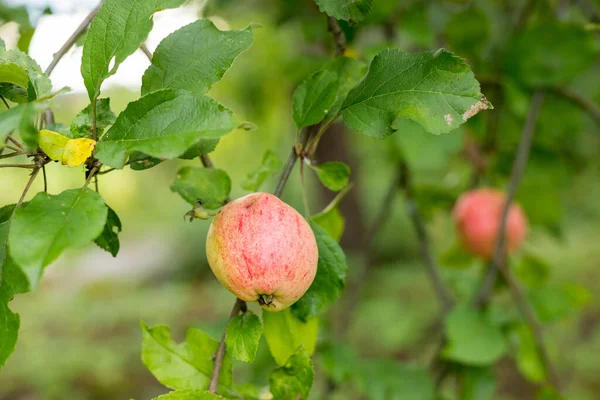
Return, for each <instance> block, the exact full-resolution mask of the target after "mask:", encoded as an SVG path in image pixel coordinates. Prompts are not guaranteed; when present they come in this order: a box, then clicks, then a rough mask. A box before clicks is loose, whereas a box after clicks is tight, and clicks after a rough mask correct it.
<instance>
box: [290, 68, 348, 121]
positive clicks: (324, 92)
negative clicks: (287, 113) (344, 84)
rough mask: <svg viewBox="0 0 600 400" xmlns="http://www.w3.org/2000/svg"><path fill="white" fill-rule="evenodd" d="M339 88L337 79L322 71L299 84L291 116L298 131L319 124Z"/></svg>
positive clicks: (333, 75)
mask: <svg viewBox="0 0 600 400" xmlns="http://www.w3.org/2000/svg"><path fill="white" fill-rule="evenodd" d="M338 88H339V77H338V75H337V74H336V73H335V72H333V71H328V70H322V71H317V72H315V73H313V74H311V75H309V76H308V77H307V78H306V79H304V80H303V81H302V83H300V85H299V86H298V88H296V91H295V92H294V97H293V99H292V116H293V117H294V122H295V123H296V126H297V127H298V129H302V128H304V127H305V126H310V125H314V124H316V123H318V122H321V121H322V120H323V118H325V115H327V113H328V112H329V110H331V106H332V105H333V102H334V101H335V99H336V95H337V91H338Z"/></svg>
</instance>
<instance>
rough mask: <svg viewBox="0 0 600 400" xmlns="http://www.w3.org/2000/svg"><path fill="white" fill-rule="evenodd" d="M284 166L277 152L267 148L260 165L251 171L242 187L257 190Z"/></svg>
mask: <svg viewBox="0 0 600 400" xmlns="http://www.w3.org/2000/svg"><path fill="white" fill-rule="evenodd" d="M282 167H283V164H282V163H281V160H280V159H279V157H278V156H277V153H275V152H274V151H272V150H267V151H266V152H265V154H264V155H263V158H262V161H261V163H260V167H258V169H256V170H255V171H254V172H251V173H249V174H248V176H247V177H246V180H245V181H244V182H242V185H241V186H242V189H245V190H249V191H251V192H256V191H257V190H258V189H259V188H260V187H261V186H262V184H263V183H264V182H265V181H266V180H267V179H269V178H270V177H272V176H273V175H275V174H277V173H278V172H279V171H281V168H282Z"/></svg>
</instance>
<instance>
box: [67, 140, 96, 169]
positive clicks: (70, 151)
mask: <svg viewBox="0 0 600 400" xmlns="http://www.w3.org/2000/svg"><path fill="white" fill-rule="evenodd" d="M94 146H96V141H95V140H92V139H87V138H80V139H70V140H69V141H68V142H67V145H66V146H65V152H64V153H63V157H62V160H61V162H62V163H63V164H65V165H68V166H69V167H77V166H78V165H81V164H83V163H84V162H85V160H87V159H88V157H89V156H91V155H92V151H94Z"/></svg>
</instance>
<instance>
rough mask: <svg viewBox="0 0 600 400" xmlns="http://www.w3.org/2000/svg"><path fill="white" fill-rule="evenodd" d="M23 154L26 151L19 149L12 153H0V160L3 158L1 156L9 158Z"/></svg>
mask: <svg viewBox="0 0 600 400" xmlns="http://www.w3.org/2000/svg"><path fill="white" fill-rule="evenodd" d="M23 154H27V153H25V152H21V151H15V152H13V153H8V154H2V155H0V160H1V159H3V158H11V157H17V156H22V155H23Z"/></svg>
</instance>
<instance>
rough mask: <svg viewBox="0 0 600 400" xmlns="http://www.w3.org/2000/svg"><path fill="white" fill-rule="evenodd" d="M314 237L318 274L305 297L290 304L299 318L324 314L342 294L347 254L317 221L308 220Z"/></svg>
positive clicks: (346, 268) (346, 270)
mask: <svg viewBox="0 0 600 400" xmlns="http://www.w3.org/2000/svg"><path fill="white" fill-rule="evenodd" d="M308 222H309V224H310V227H311V228H312V230H313V233H314V234H315V238H316V239H317V247H318V249H319V264H318V266H317V275H316V276H315V280H314V281H313V283H312V285H310V287H309V288H308V290H307V291H306V293H304V296H302V297H301V298H300V300H298V301H297V302H296V303H294V304H293V305H292V311H293V313H294V314H295V315H296V316H297V317H298V318H300V319H301V320H306V319H307V318H308V317H311V316H315V315H319V314H321V313H323V312H324V311H325V310H326V309H327V308H328V307H329V306H330V305H331V304H333V302H334V301H335V300H336V299H337V298H338V297H339V296H340V295H341V293H342V290H343V289H344V287H345V283H344V279H345V278H346V273H347V272H348V266H347V265H346V256H345V255H344V251H343V250H342V249H341V247H340V246H339V245H338V244H337V242H336V241H335V240H334V239H333V238H332V237H331V236H329V234H328V233H327V231H325V229H323V228H321V227H320V226H319V225H318V224H317V223H316V222H314V221H310V220H309V221H308Z"/></svg>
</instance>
